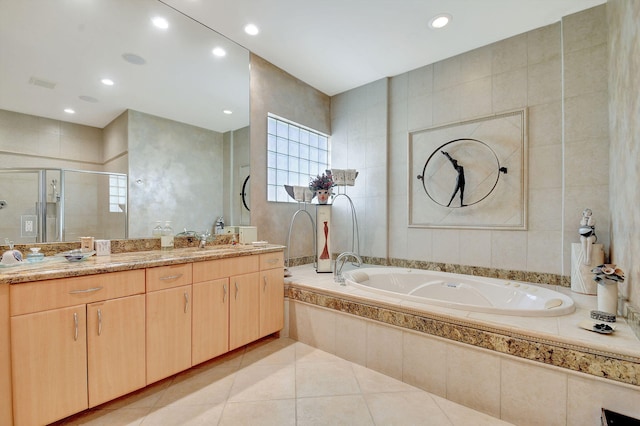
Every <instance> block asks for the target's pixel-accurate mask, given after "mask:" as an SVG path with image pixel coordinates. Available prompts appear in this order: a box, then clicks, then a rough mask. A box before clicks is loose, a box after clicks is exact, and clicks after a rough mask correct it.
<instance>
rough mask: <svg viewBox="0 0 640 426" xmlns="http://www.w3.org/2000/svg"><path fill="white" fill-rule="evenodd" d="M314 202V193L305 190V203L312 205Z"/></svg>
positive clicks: (307, 189)
mask: <svg viewBox="0 0 640 426" xmlns="http://www.w3.org/2000/svg"><path fill="white" fill-rule="evenodd" d="M311 200H313V191H312V190H311V189H309V188H306V187H305V189H304V202H305V203H310V202H311Z"/></svg>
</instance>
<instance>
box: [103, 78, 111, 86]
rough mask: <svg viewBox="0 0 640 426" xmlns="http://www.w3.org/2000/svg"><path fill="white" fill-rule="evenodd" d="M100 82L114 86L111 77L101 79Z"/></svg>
mask: <svg viewBox="0 0 640 426" xmlns="http://www.w3.org/2000/svg"><path fill="white" fill-rule="evenodd" d="M100 82H102V84H104V85H105V86H113V85H114V83H113V80H111V79H110V78H103V79H102V80H100Z"/></svg>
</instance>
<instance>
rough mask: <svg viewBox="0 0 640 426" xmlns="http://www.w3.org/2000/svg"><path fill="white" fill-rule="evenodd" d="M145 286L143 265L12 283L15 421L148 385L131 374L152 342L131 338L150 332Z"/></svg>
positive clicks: (36, 419) (54, 416) (35, 421)
mask: <svg viewBox="0 0 640 426" xmlns="http://www.w3.org/2000/svg"><path fill="white" fill-rule="evenodd" d="M143 293H144V271H142V270H138V271H124V272H113V273H106V274H98V275H90V276H85V277H76V278H63V279H55V280H48V281H38V282H32V283H24V284H20V285H15V286H11V287H10V315H11V319H10V321H11V359H12V393H13V419H14V424H15V425H42V424H47V423H50V422H52V421H55V420H58V419H61V418H63V417H66V416H68V415H71V414H73V413H76V412H78V411H82V410H84V409H86V408H88V407H89V406H94V405H97V404H99V403H101V402H104V401H107V400H110V399H113V398H116V397H118V396H121V395H124V394H127V393H129V392H132V391H134V390H136V389H139V388H141V387H144V385H145V380H144V377H143V376H142V375H140V374H136V373H131V374H129V373H130V371H132V370H133V369H135V368H139V367H140V365H142V364H140V361H141V360H142V362H144V348H140V345H138V346H137V348H136V346H133V347H132V346H131V345H130V342H133V341H134V340H139V339H141V338H142V336H144V323H143V322H140V321H139V318H140V316H141V315H144V306H143V304H141V303H140V300H141V298H142V297H143V296H142V294H143ZM136 295H139V296H136ZM136 318H138V320H136ZM87 321H89V323H90V324H91V326H90V329H88V328H87ZM115 372H117V373H118V374H115ZM120 375H122V376H127V375H128V377H126V378H121V377H113V376H120Z"/></svg>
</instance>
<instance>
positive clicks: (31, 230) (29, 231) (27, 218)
mask: <svg viewBox="0 0 640 426" xmlns="http://www.w3.org/2000/svg"><path fill="white" fill-rule="evenodd" d="M37 235H38V216H36V215H35V214H24V215H22V216H20V236H21V237H36V236H37Z"/></svg>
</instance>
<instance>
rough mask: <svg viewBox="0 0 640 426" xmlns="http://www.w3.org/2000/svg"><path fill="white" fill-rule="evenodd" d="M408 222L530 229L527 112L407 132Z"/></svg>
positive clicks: (507, 113)
mask: <svg viewBox="0 0 640 426" xmlns="http://www.w3.org/2000/svg"><path fill="white" fill-rule="evenodd" d="M408 170H409V194H408V195H409V197H408V199H409V209H408V210H409V226H410V227H425V228H472V229H503V230H525V229H527V110H526V109H521V110H517V111H510V112H506V113H501V114H496V115H491V116H487V117H482V118H478V119H474V120H469V121H463V122H459V123H453V124H447V125H443V126H437V127H431V128H428V129H422V130H416V131H412V132H409V168H408Z"/></svg>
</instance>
